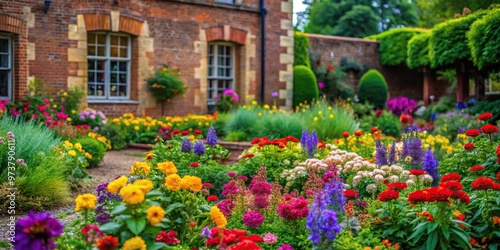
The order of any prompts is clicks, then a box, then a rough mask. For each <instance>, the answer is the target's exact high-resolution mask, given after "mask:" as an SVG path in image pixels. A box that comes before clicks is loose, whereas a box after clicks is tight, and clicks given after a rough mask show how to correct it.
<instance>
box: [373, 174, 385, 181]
mask: <svg viewBox="0 0 500 250" xmlns="http://www.w3.org/2000/svg"><path fill="white" fill-rule="evenodd" d="M375 182H376V183H382V182H384V176H382V175H379V174H378V175H375Z"/></svg>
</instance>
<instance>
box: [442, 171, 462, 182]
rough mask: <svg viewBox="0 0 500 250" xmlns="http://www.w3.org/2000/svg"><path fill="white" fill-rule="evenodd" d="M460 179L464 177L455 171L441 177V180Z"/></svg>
mask: <svg viewBox="0 0 500 250" xmlns="http://www.w3.org/2000/svg"><path fill="white" fill-rule="evenodd" d="M460 179H462V176H460V175H459V174H457V173H455V172H451V173H449V174H445V175H443V177H441V182H445V181H451V180H455V181H459V180H460Z"/></svg>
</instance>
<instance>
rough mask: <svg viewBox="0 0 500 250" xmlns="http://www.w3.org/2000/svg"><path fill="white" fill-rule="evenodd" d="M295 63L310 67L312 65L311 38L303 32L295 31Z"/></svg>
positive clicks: (295, 64)
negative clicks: (310, 53)
mask: <svg viewBox="0 0 500 250" xmlns="http://www.w3.org/2000/svg"><path fill="white" fill-rule="evenodd" d="M293 53H294V54H293V56H294V58H293V65H294V66H298V65H304V66H307V67H308V68H310V67H311V62H310V61H309V38H308V37H307V36H305V35H304V34H303V33H300V32H295V35H294V44H293Z"/></svg>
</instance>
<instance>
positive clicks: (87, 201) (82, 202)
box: [75, 194, 97, 212]
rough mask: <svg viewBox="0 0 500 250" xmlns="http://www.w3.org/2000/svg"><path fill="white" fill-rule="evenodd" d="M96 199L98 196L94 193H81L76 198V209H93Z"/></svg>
mask: <svg viewBox="0 0 500 250" xmlns="http://www.w3.org/2000/svg"><path fill="white" fill-rule="evenodd" d="M96 201H97V197H96V196H95V195H93V194H79V195H78V197H76V199H75V203H76V207H75V211H77V212H78V211H80V210H82V209H93V208H94V207H95V203H96Z"/></svg>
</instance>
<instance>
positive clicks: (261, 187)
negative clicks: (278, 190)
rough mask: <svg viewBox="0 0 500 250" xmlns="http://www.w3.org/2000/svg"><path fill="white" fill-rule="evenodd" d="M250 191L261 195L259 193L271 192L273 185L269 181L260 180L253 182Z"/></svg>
mask: <svg viewBox="0 0 500 250" xmlns="http://www.w3.org/2000/svg"><path fill="white" fill-rule="evenodd" d="M249 188H250V191H252V193H253V194H255V195H259V194H265V195H267V194H271V190H272V189H273V185H272V184H270V183H268V182H267V181H258V182H255V183H252V184H251V185H250V186H249Z"/></svg>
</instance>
